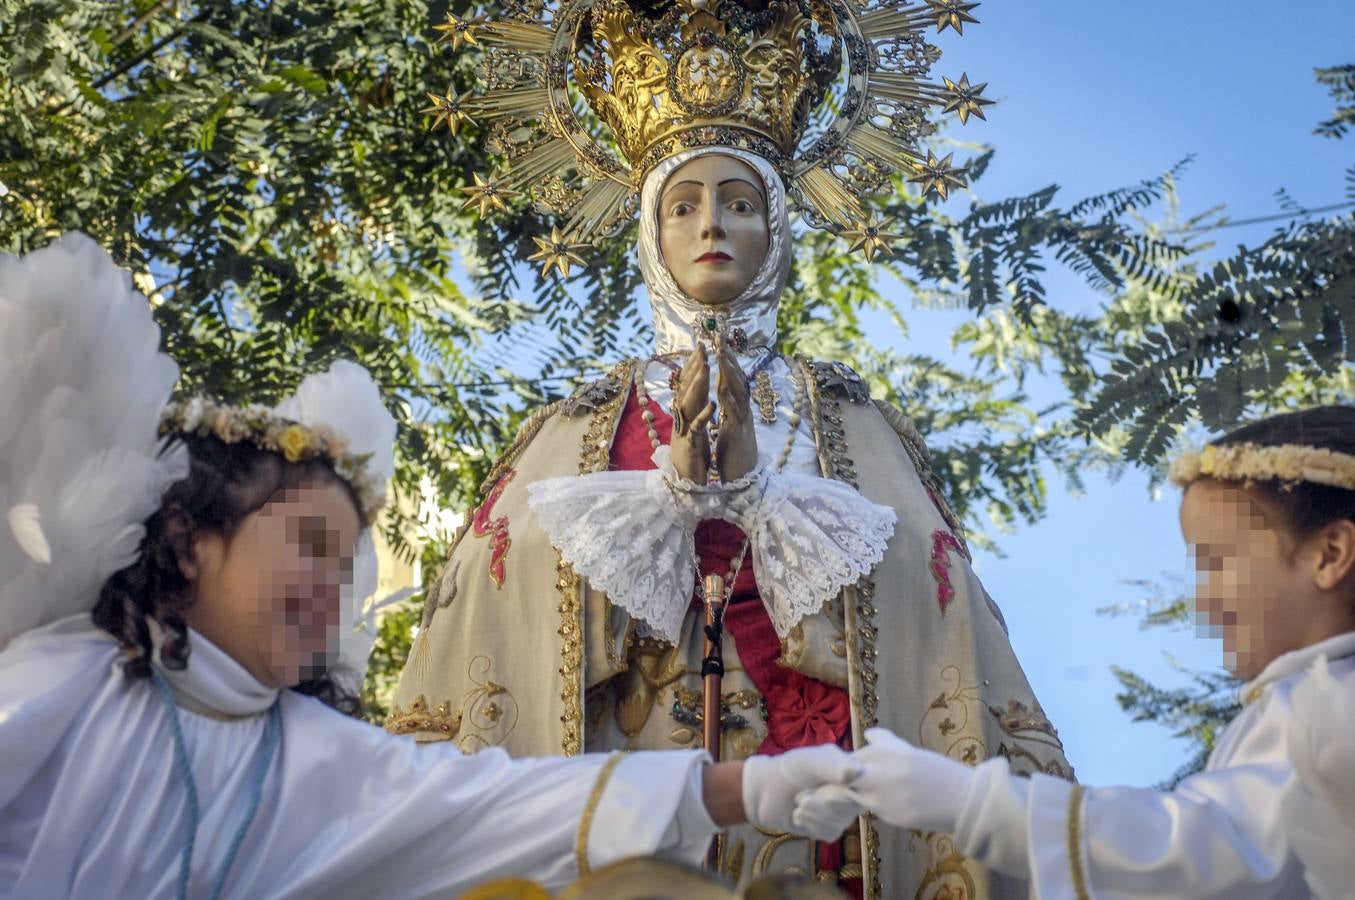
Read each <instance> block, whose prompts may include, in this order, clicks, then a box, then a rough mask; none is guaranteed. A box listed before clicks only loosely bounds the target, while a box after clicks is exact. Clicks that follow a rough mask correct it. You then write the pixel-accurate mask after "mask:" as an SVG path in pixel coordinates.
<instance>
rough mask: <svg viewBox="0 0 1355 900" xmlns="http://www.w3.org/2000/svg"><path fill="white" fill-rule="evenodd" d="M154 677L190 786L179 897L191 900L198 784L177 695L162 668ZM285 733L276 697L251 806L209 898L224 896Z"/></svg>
mask: <svg viewBox="0 0 1355 900" xmlns="http://www.w3.org/2000/svg"><path fill="white" fill-rule="evenodd" d="M151 680H153V681H154V682H155V686H156V688H157V689H158V690H159V691H160V697H161V698H162V699H163V700H164V701H165V706H166V708H168V710H169V728H170V731H172V732H173V733H174V761H175V763H176V764H177V765H178V767H179V770H180V771H182V772H183V778H184V784H185V785H186V786H187V788H188V834H187V835H186V836H185V837H184V847H183V855H182V856H181V857H180V858H179V891H178V898H179V900H188V876H189V872H190V870H191V869H192V867H193V844H194V843H196V841H197V836H198V786H197V782H196V781H195V780H194V779H193V769H192V766H190V765H189V762H188V748H187V746H186V745H185V744H184V739H183V729H182V728H181V727H180V725H179V708H178V706H177V705H176V704H175V702H174V694H173V693H172V692H171V691H170V689H169V685H168V684H167V683H166V682H165V676H163V675H161V674H160V670H159V669H156V668H155V667H153V666H152V667H151ZM281 734H282V710H281V708H280V707H279V705H278V701H277V700H274V701H273V705H272V706H270V707H269V708H268V724H267V725H266V727H265V729H264V750H263V756H261V757H260V758H259V763H258V766H257V768H256V769H255V771H254V781H253V783H252V784H251V785H250V790H249V807H248V808H247V809H246V810H245V818H244V820H243V821H242V822H241V823H240V827H238V828H237V829H236V830H235V836H234V837H232V838H231V842H230V846H229V847H227V848H226V858H225V859H224V860H223V861H222V863H221V868H220V869H219V870H218V871H217V873H216V879H215V880H214V881H213V882H212V892H211V893H210V894H209V895H208V900H217V898H218V897H220V896H221V889H222V888H223V887H224V886H225V884H226V875H227V874H229V873H230V870H231V864H232V863H234V862H235V855H236V854H237V853H238V852H239V851H240V845H241V844H242V843H243V842H244V840H245V833H246V832H247V831H249V826H250V824H251V823H252V822H253V821H254V815H255V814H256V813H257V812H258V811H259V801H260V799H261V798H262V797H263V783H264V779H265V778H267V777H268V769H269V768H270V767H271V766H272V764H273V757H274V755H276V753H277V749H278V739H279V737H280V736H281Z"/></svg>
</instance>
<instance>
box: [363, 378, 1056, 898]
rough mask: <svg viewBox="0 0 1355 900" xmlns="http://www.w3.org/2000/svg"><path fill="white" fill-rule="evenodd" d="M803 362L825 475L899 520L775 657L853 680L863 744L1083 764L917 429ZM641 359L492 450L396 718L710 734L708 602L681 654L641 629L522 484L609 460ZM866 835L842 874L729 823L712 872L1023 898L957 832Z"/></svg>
mask: <svg viewBox="0 0 1355 900" xmlns="http://www.w3.org/2000/svg"><path fill="white" fill-rule="evenodd" d="M793 364H795V365H799V366H801V367H802V370H803V372H804V374H805V376H806V383H807V384H808V385H809V388H810V401H811V402H810V416H809V417H808V418H809V419H810V420H811V425H812V429H813V435H814V441H815V445H816V448H817V451H818V458H819V467H820V471H821V474H822V475H823V476H824V477H827V478H836V479H839V480H842V481H846V482H848V483H851V484H853V485H855V486H857V487H858V488H859V489H860V491H861V492H862V493H863V494H864V495H865V496H866V497H867V498H868V499H870V500H871V501H874V502H875V503H880V504H885V505H888V506H891V507H892V508H893V509H894V510H895V511H896V512H897V513H898V517H899V520H898V524H897V526H896V528H895V532H894V536H893V538H892V539H891V541H890V543H889V549H888V552H887V553H886V555H885V558H884V560H883V561H882V562H881V563H880V564H879V565H878V566H877V567H876V569H875V571H874V572H873V573H872V575H871V576H870V577H869V578H866V579H863V580H862V581H861V582H859V583H858V584H857V585H856V586H855V587H853V588H849V589H847V590H844V591H843V593H842V595H841V596H840V597H839V598H838V599H837V600H836V601H835V602H834V603H831V604H828V605H827V606H826V607H825V609H824V611H823V612H822V613H820V614H818V615H816V616H813V617H810V618H807V619H804V620H802V621H801V623H800V625H799V626H797V627H796V629H795V630H794V631H792V633H791V635H790V636H789V638H788V639H787V640H785V641H783V642H782V655H781V659H780V660H779V663H780V664H781V665H785V666H789V667H791V668H794V669H796V670H798V671H800V672H803V673H804V674H806V675H809V676H810V677H813V678H817V679H819V680H821V681H824V682H826V683H828V684H831V685H835V686H838V687H842V688H845V689H847V691H848V694H849V697H850V701H851V734H852V739H853V743H854V744H855V745H857V746H859V745H861V744H862V743H863V738H862V733H863V731H864V730H865V729H866V728H868V727H871V726H873V725H876V724H880V725H884V726H885V727H888V728H890V729H892V730H894V731H895V732H897V733H898V734H900V735H902V736H904V737H906V738H907V739H908V740H910V741H913V742H915V743H917V744H919V745H921V746H924V747H928V748H930V749H933V750H937V751H940V752H942V753H945V754H947V755H949V756H951V757H954V758H956V759H960V760H963V761H965V762H968V763H974V764H977V763H978V762H981V761H983V760H984V759H987V758H990V757H992V756H994V755H998V754H1001V755H1003V756H1006V757H1008V758H1009V759H1010V760H1011V761H1012V764H1013V766H1014V768H1015V769H1016V770H1017V771H1026V772H1033V771H1039V772H1045V773H1049V774H1054V775H1059V776H1064V777H1071V768H1070V767H1069V765H1068V763H1067V761H1066V760H1065V759H1064V756H1063V750H1062V745H1061V744H1060V743H1059V740H1058V737H1057V735H1056V734H1055V731H1054V729H1053V727H1052V726H1051V725H1050V723H1049V721H1048V720H1047V719H1046V718H1045V716H1044V715H1043V713H1042V712H1041V710H1040V706H1039V704H1038V702H1037V701H1036V699H1035V697H1034V696H1033V695H1032V693H1031V689H1030V685H1029V684H1028V682H1027V680H1026V677H1025V674H1024V673H1023V672H1022V671H1021V667H1020V665H1019V664H1018V663H1017V660H1016V657H1015V655H1014V654H1013V653H1012V649H1011V646H1010V644H1009V643H1008V641H1007V636H1006V632H1005V625H1004V624H1003V623H1002V620H1001V614H1000V613H999V612H998V610H997V607H996V606H995V605H994V604H993V602H992V600H991V599H990V598H989V597H988V595H987V593H986V592H985V591H984V589H983V586H982V585H981V584H980V583H979V581H978V579H977V578H976V577H975V576H974V573H973V571H972V569H971V568H970V564H969V559H968V551H967V548H966V547H965V544H964V541H963V538H962V537H961V535H960V530H959V525H958V523H957V522H956V521H955V519H954V517H953V515H951V513H950V511H949V510H948V509H947V508H946V506H945V504H944V502H943V501H942V500H941V498H940V494H939V492H938V489H937V483H936V479H935V476H934V475H933V474H932V472H931V469H930V466H929V461H928V456H927V451H926V448H925V446H924V444H923V442H922V440H921V438H920V437H919V436H918V434H917V432H916V430H915V429H914V428H913V426H912V425H911V423H909V422H908V421H907V420H906V419H905V418H904V417H903V416H902V415H901V414H900V413H899V412H898V411H897V410H895V409H893V408H892V407H888V406H886V405H883V404H876V403H873V402H871V400H870V398H869V396H868V395H867V393H866V390H865V386H864V384H863V383H862V382H861V380H860V378H859V377H858V376H857V375H856V374H855V373H854V372H851V371H850V370H849V369H847V368H846V367H845V366H842V365H840V364H826V363H808V362H796V363H793ZM635 365H636V363H635V362H633V361H630V362H626V363H622V364H620V365H618V366H617V367H616V369H614V370H613V371H612V372H611V373H610V374H609V375H607V376H606V377H604V378H602V379H599V380H598V381H595V382H593V383H592V384H590V385H588V386H586V387H585V388H583V389H581V390H580V391H578V392H576V393H575V395H574V396H572V397H570V398H569V399H568V400H565V401H563V402H562V403H557V404H554V405H552V406H550V407H547V408H546V409H543V410H541V411H540V412H538V413H537V414H536V415H534V416H533V417H532V418H531V419H530V420H529V421H528V422H527V423H526V424H525V425H524V427H523V429H522V431H521V433H520V434H519V435H518V437H517V439H516V440H515V441H514V443H513V444H512V446H511V447H510V448H509V450H508V451H507V453H505V455H504V456H503V458H502V459H500V460H499V462H498V463H497V464H496V466H495V468H494V470H493V471H492V472H491V475H490V477H489V478H488V479H487V480H486V484H485V489H484V496H485V499H484V502H483V503H482V504H481V506H480V508H479V509H478V510H477V512H476V515H475V517H474V519H473V520H472V522H470V523H469V524H468V525H467V526H466V528H465V529H464V530H463V531H462V532H461V533H460V534H459V535H458V538H457V540H456V542H455V544H454V546H453V549H452V553H451V556H450V559H449V560H448V562H447V565H446V567H445V569H444V571H443V572H442V574H441V576H440V578H439V580H438V581H437V583H436V585H435V587H434V589H433V590H432V591H431V592H430V594H429V596H428V599H427V601H426V606H425V610H424V615H423V623H422V626H421V628H420V631H419V634H418V636H417V638H416V639H415V643H414V646H413V648H412V651H411V655H410V660H409V662H408V664H407V665H406V667H405V670H404V672H403V674H402V676H401V679H400V683H399V685H398V687H397V690H396V697H395V707H394V709H393V710H392V713H391V716H390V718H389V720H388V721H387V725H386V727H387V728H388V729H389V730H391V731H393V732H396V733H403V734H413V735H414V736H415V737H416V738H418V739H419V740H450V741H455V742H456V743H457V744H458V746H460V747H461V749H462V750H463V751H465V752H467V753H473V752H475V751H477V750H480V749H483V748H485V747H503V748H504V749H506V750H508V752H510V753H512V754H514V755H520V756H526V755H541V754H548V753H565V754H570V755H572V754H577V753H580V752H583V751H584V750H585V749H586V750H590V751H592V750H604V749H609V748H621V749H641V748H643V749H661V748H662V749H669V748H679V747H695V746H699V742H700V726H699V724H695V723H694V722H693V721H692V718H693V713H695V712H697V711H699V708H700V702H699V698H700V691H701V679H700V675H699V672H700V665H701V651H702V631H701V622H700V621H699V618H698V616H699V613H698V612H697V611H691V612H689V613H688V615H687V619H686V621H685V622H684V628H683V634H684V635H685V637H684V639H683V640H682V641H681V643H680V644H679V645H678V646H676V647H674V646H669V645H663V644H659V643H657V642H654V641H652V640H640V639H637V636H636V628H635V623H634V622H633V621H631V620H630V618H629V616H627V615H626V614H625V613H623V612H622V611H621V610H620V609H617V608H614V607H613V606H612V605H611V603H609V602H608V600H607V598H606V597H605V596H604V595H602V594H601V593H599V592H597V591H595V590H592V589H590V588H589V586H588V585H587V584H586V583H582V580H581V579H580V578H579V577H578V576H576V575H575V574H574V573H573V572H572V571H571V570H570V568H569V566H568V565H567V564H564V563H562V562H561V561H560V558H559V554H558V553H557V552H556V551H555V550H554V549H553V548H552V547H551V545H550V543H549V541H548V539H547V537H546V535H545V533H544V532H543V531H542V530H541V528H540V527H539V525H538V524H537V523H536V522H535V521H534V519H533V516H532V514H531V512H530V511H529V509H528V507H527V486H528V485H529V484H531V483H532V482H535V481H538V480H540V479H544V478H552V477H557V476H562V475H569V474H582V473H588V472H594V471H602V470H605V469H606V468H607V466H608V462H609V452H610V449H611V444H612V439H613V436H614V434H615V431H616V427H617V423H618V421H619V418H620V415H621V410H622V409H623V407H624V405H625V401H626V399H627V396H628V392H629V389H630V384H631V379H632V373H633V371H634V367H635ZM725 665H726V675H725V679H724V683H723V685H722V688H723V693H724V698H723V699H724V702H725V705H726V706H727V712H726V714H725V722H726V727H725V733H724V738H723V744H722V758H725V759H736V758H743V757H746V756H747V755H749V754H750V753H752V752H753V751H754V750H755V749H756V748H757V747H758V745H759V744H760V743H761V741H762V739H763V737H764V736H765V734H766V724H765V722H763V721H762V719H761V716H760V715H759V712H758V711H759V707H760V702H759V701H760V699H761V698H760V697H759V696H758V693H757V691H756V689H755V687H754V685H753V683H752V682H751V680H749V679H748V677H747V676H746V674H745V673H744V672H743V670H742V667H741V665H740V663H739V657H738V647H737V644H736V642H734V641H733V639H732V637H731V636H730V635H728V634H726V637H725ZM859 831H860V834H859V840H856V841H853V840H851V839H852V838H854V837H856V835H852V834H850V833H849V835H848V841H847V842H846V843H847V844H848V845H849V846H848V847H847V848H846V850H847V862H846V864H845V865H844V866H843V867H842V869H841V870H840V871H838V872H819V871H818V865H817V854H816V851H815V848H814V846H813V842H811V841H809V840H807V839H804V838H800V837H796V836H792V835H782V834H766V833H763V832H760V831H759V830H757V829H754V828H752V827H750V826H743V827H739V828H734V829H731V830H730V831H729V832H727V833H726V834H725V835H724V837H723V839H722V848H721V869H722V871H723V872H724V874H726V875H727V876H729V877H731V878H732V879H735V880H747V879H749V878H751V877H754V876H758V875H762V874H768V873H772V872H778V871H791V872H799V873H803V874H807V875H811V876H813V877H816V878H819V879H821V880H825V881H830V882H832V881H836V880H837V878H838V877H839V876H842V877H858V876H859V877H863V879H864V881H863V884H864V890H865V895H866V896H867V897H889V898H894V897H918V898H924V900H980V898H988V897H1018V896H1019V897H1024V896H1026V888H1025V885H1023V884H1020V883H1015V882H1012V881H1010V880H1007V879H1004V878H1003V877H1002V876H999V875H996V874H991V873H988V872H986V871H985V870H984V869H983V868H982V867H980V866H978V865H977V864H976V863H974V862H972V861H970V860H967V859H965V858H963V857H961V856H960V855H958V854H957V853H956V852H955V849H954V846H953V844H952V842H951V840H950V838H949V837H948V836H946V835H937V834H919V833H916V832H904V831H900V830H898V829H894V828H891V827H889V826H884V825H881V824H879V823H878V822H876V821H875V820H874V819H872V818H871V817H865V818H863V819H862V821H861V823H860V829H859ZM853 848H855V849H856V850H857V852H856V853H853V852H852V850H853ZM857 857H859V861H858V859H857Z"/></svg>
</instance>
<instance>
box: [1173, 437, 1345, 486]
mask: <svg viewBox="0 0 1355 900" xmlns="http://www.w3.org/2000/svg"><path fill="white" fill-rule="evenodd" d="M1169 477H1170V478H1171V480H1172V483H1173V484H1177V485H1180V486H1181V487H1186V486H1188V485H1190V484H1191V483H1192V482H1194V481H1196V480H1197V479H1200V478H1217V479H1219V480H1220V481H1245V482H1253V481H1278V482H1280V483H1281V484H1282V485H1283V486H1284V487H1285V488H1292V487H1293V486H1294V485H1296V484H1299V483H1301V482H1305V481H1307V482H1312V483H1314V484H1325V485H1328V486H1330V487H1337V488H1344V489H1345V490H1348V491H1355V456H1351V455H1350V454H1348V453H1338V452H1336V451H1334V450H1326V449H1323V448H1321V447H1309V446H1305V445H1302V444H1280V445H1278V446H1274V447H1268V446H1264V445H1262V444H1245V443H1243V444H1222V445H1220V444H1208V445H1206V446H1205V447H1204V448H1203V449H1201V450H1195V451H1191V452H1190V453H1186V454H1183V455H1182V456H1181V457H1180V458H1179V459H1177V460H1176V461H1175V462H1174V463H1172V466H1171V471H1170V473H1169Z"/></svg>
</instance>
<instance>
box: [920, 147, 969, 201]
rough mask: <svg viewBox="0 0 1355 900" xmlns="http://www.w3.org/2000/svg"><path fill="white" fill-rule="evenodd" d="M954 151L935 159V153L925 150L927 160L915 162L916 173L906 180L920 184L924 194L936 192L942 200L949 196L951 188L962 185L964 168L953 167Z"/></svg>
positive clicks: (963, 183)
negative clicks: (942, 157)
mask: <svg viewBox="0 0 1355 900" xmlns="http://www.w3.org/2000/svg"><path fill="white" fill-rule="evenodd" d="M954 158H955V154H954V153H947V154H946V157H945V159H937V158H936V155H935V154H933V153H932V152H931V151H930V150H928V151H927V161H926V162H925V163H917V174H916V175H914V176H913V177H912V178H909V179H908V181H909V182H911V183H912V184H920V185H922V192H923V193H924V194H936V195H937V196H938V197H940V198H941V199H942V200H945V199H946V198H947V197H949V196H950V189H951V188H959V187H964V185H965V182H964V176H963V173H964V169H957V168H956V167H955V164H954V162H952V160H954Z"/></svg>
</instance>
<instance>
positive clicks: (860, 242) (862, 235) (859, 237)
mask: <svg viewBox="0 0 1355 900" xmlns="http://www.w3.org/2000/svg"><path fill="white" fill-rule="evenodd" d="M893 223H894V220H893V219H885V220H884V221H881V220H880V219H879V218H878V217H877V216H876V215H875V214H874V213H871V216H870V218H869V219H867V220H866V221H864V222H860V223H857V225H856V227H855V228H853V229H849V230H846V231H843V232H842V236H843V237H844V238H846V239H847V240H849V241H851V242H852V245H851V246H850V247H848V248H847V252H848V253H855V252H856V251H857V250H860V251H861V252H862V253H864V254H865V255H866V262H874V261H875V254H876V253H880V252H882V251H887V250H889V249H890V248H891V247H892V246H893V243H894V241H896V240H898V239H899V235H897V234H893V233H892V232H889V231H887V230H886V229H887V228H889V226H890V225H892V224H893Z"/></svg>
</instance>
